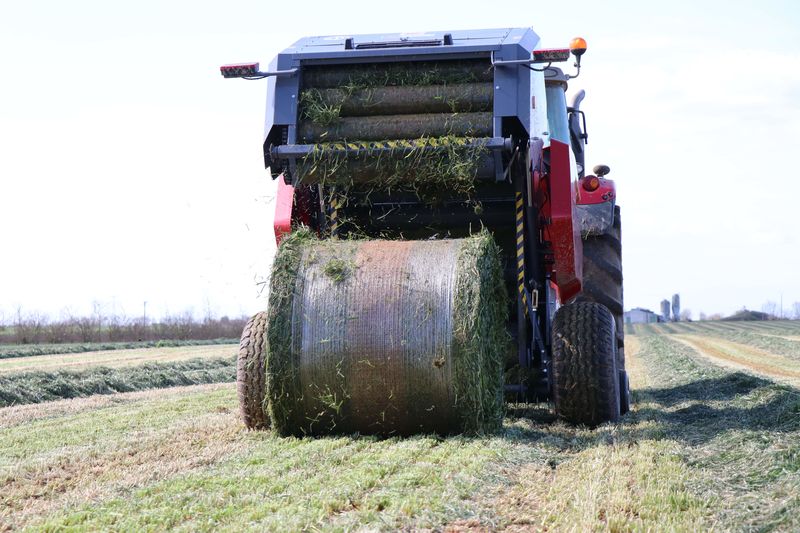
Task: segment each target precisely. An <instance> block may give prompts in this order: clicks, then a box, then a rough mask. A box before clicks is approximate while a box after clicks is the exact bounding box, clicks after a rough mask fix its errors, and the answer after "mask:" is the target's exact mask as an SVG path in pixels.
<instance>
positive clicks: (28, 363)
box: [0, 344, 239, 375]
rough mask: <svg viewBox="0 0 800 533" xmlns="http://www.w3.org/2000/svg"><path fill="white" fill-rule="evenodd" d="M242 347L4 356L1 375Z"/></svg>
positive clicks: (229, 353)
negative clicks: (5, 357)
mask: <svg viewBox="0 0 800 533" xmlns="http://www.w3.org/2000/svg"><path fill="white" fill-rule="evenodd" d="M238 349H239V347H238V345H236V344H215V345H209V346H181V347H169V348H137V349H132V350H110V351H102V352H83V353H70V354H56V355H34V356H26V357H13V358H7V359H0V375H2V374H8V373H11V372H23V371H26V370H40V371H54V370H68V369H72V370H78V369H83V368H87V367H91V366H107V367H112V368H118V367H123V366H133V365H140V364H142V363H158V362H161V363H163V362H166V361H184V360H187V359H200V358H209V359H211V358H225V357H233V356H234V355H235V354H236V352H237V351H238Z"/></svg>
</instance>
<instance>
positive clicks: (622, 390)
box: [617, 369, 631, 415]
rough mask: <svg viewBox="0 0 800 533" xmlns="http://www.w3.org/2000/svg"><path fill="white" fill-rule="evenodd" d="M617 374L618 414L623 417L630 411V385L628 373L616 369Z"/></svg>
mask: <svg viewBox="0 0 800 533" xmlns="http://www.w3.org/2000/svg"><path fill="white" fill-rule="evenodd" d="M617 372H619V414H620V415H624V414H626V413H627V412H628V411H630V410H631V385H630V382H629V381H628V373H627V372H626V371H624V370H619V369H617Z"/></svg>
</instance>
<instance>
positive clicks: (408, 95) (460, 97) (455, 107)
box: [301, 82, 494, 117]
mask: <svg viewBox="0 0 800 533" xmlns="http://www.w3.org/2000/svg"><path fill="white" fill-rule="evenodd" d="M493 101H494V87H493V85H492V84H491V83H486V82H484V83H459V84H454V85H422V86H400V87H392V86H389V87H373V88H367V89H355V90H351V89H349V88H335V89H334V88H331V89H310V90H307V91H304V92H303V93H302V94H301V102H303V103H304V104H305V105H306V106H322V108H324V109H333V108H338V110H339V116H341V117H354V116H371V115H403V114H418V113H458V112H476V111H491V110H492V102H493Z"/></svg>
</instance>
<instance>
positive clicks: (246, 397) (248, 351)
mask: <svg viewBox="0 0 800 533" xmlns="http://www.w3.org/2000/svg"><path fill="white" fill-rule="evenodd" d="M266 331H267V313H266V312H261V313H257V314H255V315H253V316H252V317H251V318H250V320H248V321H247V323H246V324H245V326H244V330H243V331H242V339H241V341H240V343H239V356H238V360H237V364H236V393H237V396H238V397H239V407H240V411H241V415H242V421H243V422H244V424H245V426H247V427H248V429H265V428H268V427H269V426H270V424H269V417H268V415H267V412H266V409H265V405H264V400H265V397H266V392H267V388H266V385H267V384H266V376H267V374H266Z"/></svg>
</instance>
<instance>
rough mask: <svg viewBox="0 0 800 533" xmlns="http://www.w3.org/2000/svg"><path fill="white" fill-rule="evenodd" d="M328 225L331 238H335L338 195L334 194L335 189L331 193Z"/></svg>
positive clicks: (337, 221)
mask: <svg viewBox="0 0 800 533" xmlns="http://www.w3.org/2000/svg"><path fill="white" fill-rule="evenodd" d="M330 223H331V237H337V236H338V235H339V195H338V194H336V190H335V189H334V190H333V191H332V192H331V204H330Z"/></svg>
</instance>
